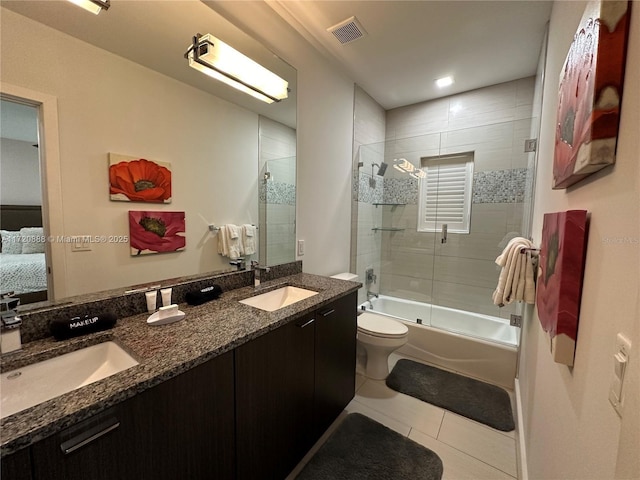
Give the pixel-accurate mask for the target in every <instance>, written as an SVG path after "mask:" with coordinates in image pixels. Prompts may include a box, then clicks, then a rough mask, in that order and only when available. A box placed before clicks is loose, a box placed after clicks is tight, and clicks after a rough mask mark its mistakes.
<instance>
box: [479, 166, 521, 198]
mask: <svg viewBox="0 0 640 480" xmlns="http://www.w3.org/2000/svg"><path fill="white" fill-rule="evenodd" d="M526 182H527V169H526V168H513V169H510V170H490V171H486V172H476V173H474V175H473V203H521V202H523V201H524V192H525V188H526Z"/></svg>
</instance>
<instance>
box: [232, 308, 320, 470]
mask: <svg viewBox="0 0 640 480" xmlns="http://www.w3.org/2000/svg"><path fill="white" fill-rule="evenodd" d="M314 342H315V322H314V317H313V316H307V317H304V318H303V319H301V320H297V321H295V322H292V323H289V324H287V325H284V326H282V327H280V328H278V329H276V330H274V331H272V332H269V333H267V334H265V335H262V336H261V337H258V338H256V339H255V340H252V341H251V342H249V343H246V344H244V345H242V346H240V347H238V348H237V349H236V351H235V355H236V357H235V360H236V434H237V457H238V478H239V479H251V480H253V479H257V478H273V479H280V478H285V477H286V476H287V474H288V473H289V472H290V471H291V470H292V469H293V467H295V465H296V463H297V462H298V460H299V459H300V458H302V457H303V456H304V454H305V453H306V452H307V450H309V448H310V447H311V446H312V445H313V442H314V438H313V430H312V428H310V427H311V426H310V425H309V420H310V419H312V418H313V394H314V380H313V373H314V357H313V351H314Z"/></svg>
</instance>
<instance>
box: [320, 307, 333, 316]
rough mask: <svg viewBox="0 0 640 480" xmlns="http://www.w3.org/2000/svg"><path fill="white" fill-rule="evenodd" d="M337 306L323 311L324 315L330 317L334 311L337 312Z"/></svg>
mask: <svg viewBox="0 0 640 480" xmlns="http://www.w3.org/2000/svg"><path fill="white" fill-rule="evenodd" d="M335 311H336V310H335V308H332V309H331V310H327V311H326V312H323V313H322V316H323V317H328V316H329V315H331V314H332V313H335Z"/></svg>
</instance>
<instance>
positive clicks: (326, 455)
mask: <svg viewBox="0 0 640 480" xmlns="http://www.w3.org/2000/svg"><path fill="white" fill-rule="evenodd" d="M441 478H442V460H440V457H438V455H436V454H435V453H434V452H432V451H431V450H429V449H428V448H425V447H423V446H421V445H419V444H417V443H416V442H414V441H413V440H409V439H408V438H407V437H405V436H404V435H400V434H399V433H398V432H394V431H393V430H391V429H389V428H387V427H385V426H384V425H380V424H379V423H378V422H375V421H373V420H371V419H370V418H369V417H365V416H364V415H360V414H359V413H351V414H349V415H347V418H345V419H344V421H343V422H342V423H341V424H340V425H339V426H338V428H337V429H336V431H335V432H333V433H332V434H331V436H330V437H329V438H328V439H327V441H326V442H325V444H324V445H322V447H320V450H318V452H317V453H316V454H315V455H314V456H313V458H312V459H311V460H309V463H307V464H306V465H305V467H304V469H303V470H302V471H301V472H300V475H298V476H297V477H296V479H298V480H358V479H370V480H376V479H379V480H390V479H394V480H403V479H406V480H420V479H424V480H440V479H441Z"/></svg>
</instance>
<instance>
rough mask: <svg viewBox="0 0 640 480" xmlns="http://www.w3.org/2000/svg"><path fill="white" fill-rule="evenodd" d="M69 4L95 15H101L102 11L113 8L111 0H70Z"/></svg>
mask: <svg viewBox="0 0 640 480" xmlns="http://www.w3.org/2000/svg"><path fill="white" fill-rule="evenodd" d="M68 1H69V2H71V3H73V4H74V5H77V6H79V7H82V8H84V9H85V10H87V11H88V12H91V13H93V14H94V15H97V14H99V13H100V12H101V11H102V10H107V9H108V8H109V7H110V6H111V2H110V0H68Z"/></svg>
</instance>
